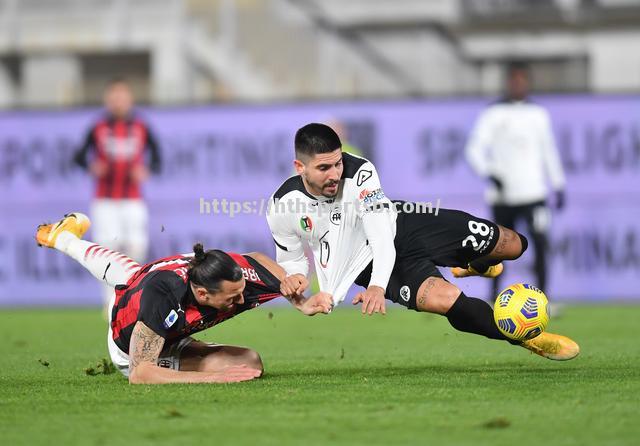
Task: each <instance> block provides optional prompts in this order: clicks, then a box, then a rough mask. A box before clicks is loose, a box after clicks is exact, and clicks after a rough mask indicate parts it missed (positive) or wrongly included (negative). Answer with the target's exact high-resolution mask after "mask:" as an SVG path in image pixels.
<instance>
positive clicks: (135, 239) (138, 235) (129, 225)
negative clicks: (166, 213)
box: [121, 200, 149, 262]
mask: <svg viewBox="0 0 640 446" xmlns="http://www.w3.org/2000/svg"><path fill="white" fill-rule="evenodd" d="M121 203H122V207H121V211H122V212H123V213H124V215H125V216H126V218H122V222H123V228H122V229H123V238H124V240H123V246H124V248H123V249H124V252H126V253H127V255H128V256H129V257H131V258H132V259H135V260H136V261H138V262H144V261H145V260H146V258H147V249H148V246H149V228H148V226H149V211H148V209H147V205H146V204H145V202H144V201H142V200H121Z"/></svg>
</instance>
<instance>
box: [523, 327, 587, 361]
mask: <svg viewBox="0 0 640 446" xmlns="http://www.w3.org/2000/svg"><path fill="white" fill-rule="evenodd" d="M520 346H521V347H524V348H526V349H527V350H531V351H532V352H533V353H535V354H536V355H540V356H542V357H545V358H547V359H553V360H554V361H568V360H569V359H573V358H575V357H576V356H578V354H579V353H580V346H579V345H578V344H577V343H576V342H575V341H573V340H571V339H569V338H568V337H566V336H561V335H557V334H553V333H547V332H546V331H543V332H542V333H540V334H539V335H538V336H536V337H535V338H533V339H529V340H527V341H523V342H522V343H521V344H520Z"/></svg>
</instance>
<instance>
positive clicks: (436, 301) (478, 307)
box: [387, 210, 579, 360]
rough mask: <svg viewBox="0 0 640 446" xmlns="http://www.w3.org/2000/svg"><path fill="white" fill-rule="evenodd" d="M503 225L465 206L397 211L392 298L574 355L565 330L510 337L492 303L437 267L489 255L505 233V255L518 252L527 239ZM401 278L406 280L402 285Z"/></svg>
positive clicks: (464, 325) (553, 354) (474, 329)
mask: <svg viewBox="0 0 640 446" xmlns="http://www.w3.org/2000/svg"><path fill="white" fill-rule="evenodd" d="M443 211H444V212H443ZM499 229H500V228H499V227H498V225H496V224H495V223H492V222H490V221H488V220H484V219H479V218H477V217H474V216H473V215H470V214H467V213H465V212H461V211H452V210H441V211H440V214H439V215H438V216H437V217H434V216H429V215H426V214H425V215H421V214H414V215H412V214H407V215H404V216H402V217H400V216H399V224H398V233H397V235H396V267H395V268H394V273H393V274H392V278H394V277H395V279H394V280H395V282H392V281H390V282H389V283H390V286H388V287H387V292H388V293H389V298H390V299H391V300H394V301H395V302H398V303H401V304H403V305H405V306H407V307H409V308H412V309H415V310H416V311H425V312H429V313H436V314H441V315H443V316H445V317H446V318H447V320H448V321H449V323H450V324H451V326H453V327H454V328H455V329H457V330H459V331H463V332H467V333H473V334H478V335H482V336H486V337H487V338H490V339H499V340H506V341H508V342H510V343H513V344H518V345H521V346H523V347H525V348H527V349H529V350H531V351H533V352H535V353H537V354H539V355H541V356H545V357H547V358H550V359H559V360H563V359H571V358H573V357H575V356H576V355H577V352H578V351H579V349H578V348H577V344H575V342H573V341H571V340H570V339H568V338H564V337H562V336H558V335H552V334H549V333H547V334H545V336H543V337H538V338H540V339H538V338H534V339H533V340H529V341H526V342H523V343H518V342H516V341H512V340H510V339H508V338H507V337H506V336H504V335H503V334H502V333H501V332H500V331H499V330H498V327H497V325H496V323H495V320H494V317H493V309H492V308H491V306H490V305H489V304H488V303H487V302H485V301H484V300H482V299H478V298H475V297H471V296H466V295H465V294H464V293H463V292H462V291H461V290H460V289H459V288H458V287H456V286H455V285H453V284H451V283H449V282H447V281H446V280H444V279H443V278H442V276H441V274H440V272H439V271H438V269H437V268H436V265H437V266H457V265H465V264H468V263H469V262H471V261H474V260H477V259H478V258H481V257H483V256H487V255H488V254H489V253H493V252H494V251H495V248H496V246H498V245H499V244H500V242H501V237H506V238H507V242H503V245H504V249H503V252H502V254H501V256H502V257H503V258H511V257H514V258H516V257H518V256H520V255H521V254H522V251H523V250H524V249H525V248H526V246H525V244H526V239H524V241H521V240H520V237H518V234H517V233H516V232H514V231H511V230H506V231H503V232H501V231H500V230H499ZM505 229H506V228H505ZM512 239H516V240H517V242H514V241H513V240H512ZM514 243H517V245H516V246H515V248H514V246H513V244H514ZM397 283H404V285H403V286H402V287H401V288H400V290H399V291H398V290H396V288H398V286H397V285H396V284H397ZM394 285H395V286H394ZM403 289H404V290H408V293H406V292H405V293H404V294H406V295H408V296H409V299H408V300H407V301H406V302H405V303H403V302H402V301H401V298H402V295H403V292H402V290H403ZM399 298H400V299H399Z"/></svg>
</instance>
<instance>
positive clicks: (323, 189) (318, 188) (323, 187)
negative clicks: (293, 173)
mask: <svg viewBox="0 0 640 446" xmlns="http://www.w3.org/2000/svg"><path fill="white" fill-rule="evenodd" d="M305 181H306V182H307V184H308V185H309V186H310V188H312V189H313V190H314V191H315V192H320V195H322V196H323V197H325V198H334V197H335V196H336V195H338V185H339V184H340V182H339V181H327V182H326V183H324V184H318V183H314V182H312V181H309V178H308V177H305ZM332 186H336V188H335V192H328V189H327V188H329V187H332ZM313 195H317V194H313Z"/></svg>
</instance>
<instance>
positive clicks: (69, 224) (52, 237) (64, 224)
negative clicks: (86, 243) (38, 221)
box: [36, 212, 91, 248]
mask: <svg viewBox="0 0 640 446" xmlns="http://www.w3.org/2000/svg"><path fill="white" fill-rule="evenodd" d="M89 226H91V220H89V217H87V216H86V215H84V214H81V213H80V212H73V213H71V214H66V215H65V216H64V218H63V219H62V220H60V221H58V222H56V223H50V224H48V225H47V224H42V225H39V226H38V230H37V231H36V242H38V246H46V247H48V248H55V245H56V239H57V238H58V235H60V233H61V232H64V231H68V232H70V233H72V234H73V235H75V236H76V237H78V238H82V236H83V235H84V233H85V232H87V230H88V229H89Z"/></svg>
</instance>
